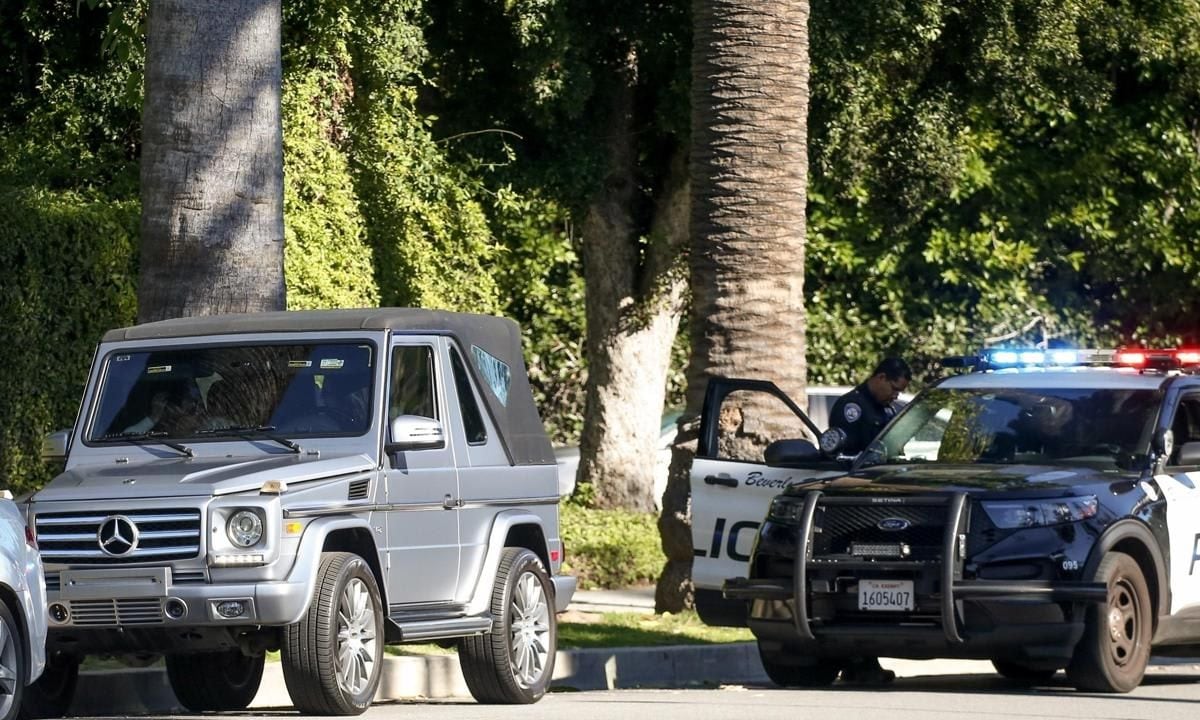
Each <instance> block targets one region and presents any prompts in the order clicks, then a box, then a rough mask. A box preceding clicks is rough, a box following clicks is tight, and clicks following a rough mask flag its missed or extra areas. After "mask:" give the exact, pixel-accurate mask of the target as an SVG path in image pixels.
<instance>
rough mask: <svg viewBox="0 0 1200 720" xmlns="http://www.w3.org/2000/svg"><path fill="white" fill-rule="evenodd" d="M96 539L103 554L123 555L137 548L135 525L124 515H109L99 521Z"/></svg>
mask: <svg viewBox="0 0 1200 720" xmlns="http://www.w3.org/2000/svg"><path fill="white" fill-rule="evenodd" d="M96 541H97V542H99V543H100V549H101V550H102V551H103V552H104V554H105V555H110V556H112V557H123V556H125V555H128V554H130V553H131V552H133V551H134V550H136V549H137V545H138V529H137V525H135V524H134V522H133V521H132V520H130V519H129V518H127V517H125V516H124V515H110V516H108V517H106V518H104V521H103V522H101V523H100V529H99V530H97V531H96Z"/></svg>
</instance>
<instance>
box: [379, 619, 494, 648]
mask: <svg viewBox="0 0 1200 720" xmlns="http://www.w3.org/2000/svg"><path fill="white" fill-rule="evenodd" d="M388 620H389V621H390V622H393V623H395V625H396V627H397V628H399V630H400V641H401V642H412V641H413V640H436V639H439V638H451V637H465V636H467V635H479V634H480V633H485V632H491V630H492V623H493V621H492V616H491V615H481V616H477V617H458V618H448V619H445V620H399V621H397V620H396V619H395V618H388Z"/></svg>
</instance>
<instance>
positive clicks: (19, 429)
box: [0, 187, 138, 492]
mask: <svg viewBox="0 0 1200 720" xmlns="http://www.w3.org/2000/svg"><path fill="white" fill-rule="evenodd" d="M137 227H138V205H137V203H135V202H117V201H111V200H107V199H104V198H101V197H89V196H85V195H82V194H78V193H73V192H54V191H49V190H28V189H23V188H18V189H14V188H2V187H0V267H3V268H4V269H5V278H4V282H3V283H2V284H0V327H3V331H2V336H3V340H4V341H3V346H4V347H5V349H6V352H7V357H6V362H5V371H4V372H3V373H0V487H6V488H8V489H11V490H13V491H14V492H20V491H22V490H28V489H33V488H36V487H40V486H41V485H42V484H43V483H44V482H45V480H47V479H48V477H49V472H50V469H49V468H47V467H45V466H44V465H43V463H42V460H41V458H40V455H39V452H40V448H41V444H42V438H43V437H44V436H45V434H46V433H48V432H51V431H54V430H57V429H60V428H63V427H67V426H69V425H70V424H71V421H72V419H73V418H74V417H75V413H76V411H77V410H78V408H79V399H80V395H81V394H82V392H83V386H84V383H85V381H86V379H87V370H88V365H89V363H90V361H91V358H92V351H93V348H94V347H95V343H96V340H97V339H98V338H99V337H100V335H101V334H103V332H104V331H105V330H108V329H109V328H112V327H119V326H123V325H128V324H130V323H132V322H133V319H134V317H135V315H136V310H137V308H136V302H137V301H136V285H135V282H136V278H137V257H136V251H137Z"/></svg>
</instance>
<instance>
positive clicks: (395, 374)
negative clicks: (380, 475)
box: [373, 337, 460, 612]
mask: <svg viewBox="0 0 1200 720" xmlns="http://www.w3.org/2000/svg"><path fill="white" fill-rule="evenodd" d="M438 357H439V353H438V339H437V338H410V337H399V338H397V339H396V340H394V341H393V343H392V346H391V351H390V354H389V368H388V390H387V392H388V395H387V397H388V415H387V417H388V424H389V426H390V424H391V421H392V420H394V419H396V418H397V417H399V416H401V415H407V416H416V417H424V418H431V419H433V420H437V421H438V422H440V423H441V425H442V430H443V438H444V439H443V441H442V442H441V444H440V445H438V446H437V447H429V448H422V449H411V450H399V451H396V452H391V453H389V454H388V458H387V468H386V470H385V476H386V483H385V486H386V490H385V506H384V507H385V510H384V512H385V514H386V516H387V517H386V520H385V522H384V526H385V528H386V534H387V551H386V553H385V554H386V558H385V563H386V564H387V568H388V570H387V573H386V576H387V581H386V582H387V592H388V604H389V606H390V609H391V610H392V611H393V612H394V611H397V610H401V611H402V610H404V609H405V607H404V606H410V608H411V606H412V605H414V604H421V605H425V604H429V603H448V602H450V601H451V600H452V599H453V598H454V594H455V590H456V589H457V584H458V574H459V552H460V541H459V504H458V498H459V490H458V470H457V468H456V466H455V462H454V451H453V445H452V443H453V435H454V433H452V432H451V427H452V426H453V423H454V416H453V415H452V413H451V410H450V409H449V408H448V407H447V404H446V402H445V396H446V394H445V389H444V383H446V382H447V377H446V373H445V372H444V370H443V368H442V365H441V363H440V362H439V361H438ZM389 433H390V428H389ZM388 441H389V442H390V441H391V438H390V437H389V439H388ZM373 524H374V523H373Z"/></svg>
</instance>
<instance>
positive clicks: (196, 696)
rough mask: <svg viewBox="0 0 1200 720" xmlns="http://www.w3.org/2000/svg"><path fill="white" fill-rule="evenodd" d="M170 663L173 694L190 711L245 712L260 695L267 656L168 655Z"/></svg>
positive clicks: (229, 653)
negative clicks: (256, 696)
mask: <svg viewBox="0 0 1200 720" xmlns="http://www.w3.org/2000/svg"><path fill="white" fill-rule="evenodd" d="M166 661H167V680H168V681H169V682H170V683H171V690H172V691H174V693H175V698H176V699H177V700H179V704H180V705H183V706H184V707H185V708H187V709H188V710H191V711H192V712H204V711H206V710H245V709H246V708H247V707H249V706H250V703H251V702H252V701H253V700H254V696H255V695H257V694H258V686H259V685H260V684H261V683H262V674H263V664H264V663H265V662H266V656H264V655H256V656H253V657H251V656H249V655H245V654H244V653H242V651H241V650H237V649H234V650H225V651H223V652H205V653H195V654H191V655H168V656H167V658H166Z"/></svg>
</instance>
